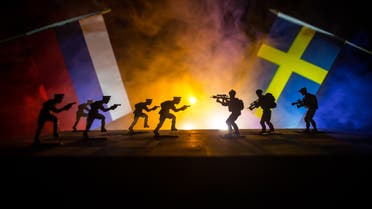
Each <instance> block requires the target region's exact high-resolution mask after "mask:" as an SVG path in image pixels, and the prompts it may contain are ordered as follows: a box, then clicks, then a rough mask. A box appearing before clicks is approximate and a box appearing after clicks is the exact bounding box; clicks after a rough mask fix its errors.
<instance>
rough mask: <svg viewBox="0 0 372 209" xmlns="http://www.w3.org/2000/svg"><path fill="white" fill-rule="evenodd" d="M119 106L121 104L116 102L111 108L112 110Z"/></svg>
mask: <svg viewBox="0 0 372 209" xmlns="http://www.w3.org/2000/svg"><path fill="white" fill-rule="evenodd" d="M118 106H119V105H117V104H114V105H112V106H111V109H112V110H115V109H116V108H117V107H118Z"/></svg>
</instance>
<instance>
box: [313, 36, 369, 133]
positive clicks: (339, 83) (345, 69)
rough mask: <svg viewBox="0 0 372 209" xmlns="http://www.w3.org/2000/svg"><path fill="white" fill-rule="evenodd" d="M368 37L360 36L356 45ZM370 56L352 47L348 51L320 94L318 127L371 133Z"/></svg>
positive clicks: (337, 63) (341, 55)
mask: <svg viewBox="0 0 372 209" xmlns="http://www.w3.org/2000/svg"><path fill="white" fill-rule="evenodd" d="M367 40H368V37H366V36H365V35H364V36H363V35H362V34H358V35H356V36H355V37H354V39H353V40H351V41H352V42H354V43H357V44H359V43H360V42H366V41H367ZM371 66H372V63H371V55H370V54H367V53H365V52H362V51H360V50H357V49H355V48H352V47H345V48H344V49H343V51H342V52H341V54H340V55H339V57H338V62H336V63H335V66H334V69H332V71H331V72H330V75H329V76H328V79H327V80H326V82H325V83H324V85H323V86H324V87H323V88H322V89H321V91H320V92H319V98H320V100H319V103H320V105H321V107H322V108H321V109H320V110H319V111H318V113H317V115H318V116H317V120H318V121H319V125H320V126H322V127H327V129H333V130H344V131H363V132H368V133H370V132H371V128H372V125H371V122H370V121H369V120H370V118H371V117H372V111H371V110H370V107H371V106H372V101H371V100H370V99H369V96H370V95H372V88H371V87H372V86H371V79H372V72H371Z"/></svg>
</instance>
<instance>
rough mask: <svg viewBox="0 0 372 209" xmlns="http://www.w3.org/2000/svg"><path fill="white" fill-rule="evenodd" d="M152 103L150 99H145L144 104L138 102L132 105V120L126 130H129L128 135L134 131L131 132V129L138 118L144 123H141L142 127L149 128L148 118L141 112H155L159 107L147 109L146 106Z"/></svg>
mask: <svg viewBox="0 0 372 209" xmlns="http://www.w3.org/2000/svg"><path fill="white" fill-rule="evenodd" d="M151 103H152V99H146V101H145V102H139V103H137V104H135V105H134V108H135V109H134V111H133V114H134V120H133V122H132V124H130V126H129V128H128V130H129V134H133V133H134V131H133V127H134V126H135V125H136V123H137V121H138V119H139V118H140V117H142V118H144V120H145V121H144V123H143V127H144V128H149V127H150V126H149V125H148V116H147V114H146V113H144V112H143V110H146V111H147V112H150V111H153V110H156V109H157V108H158V107H159V106H154V107H152V108H148V107H147V106H148V105H151Z"/></svg>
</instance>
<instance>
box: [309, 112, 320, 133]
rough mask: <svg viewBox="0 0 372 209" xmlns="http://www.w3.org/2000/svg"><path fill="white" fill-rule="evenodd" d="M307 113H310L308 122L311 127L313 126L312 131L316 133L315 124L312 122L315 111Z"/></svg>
mask: <svg viewBox="0 0 372 209" xmlns="http://www.w3.org/2000/svg"><path fill="white" fill-rule="evenodd" d="M309 112H310V115H309V121H310V123H311V125H312V126H313V129H314V131H318V129H317V128H316V123H315V121H314V115H315V110H314V109H312V110H311V111H309Z"/></svg>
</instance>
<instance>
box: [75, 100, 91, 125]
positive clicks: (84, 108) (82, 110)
mask: <svg viewBox="0 0 372 209" xmlns="http://www.w3.org/2000/svg"><path fill="white" fill-rule="evenodd" d="M92 102H93V101H92V100H88V101H87V103H82V104H80V105H79V106H78V110H77V111H76V121H75V123H74V125H73V126H72V130H73V131H77V129H76V126H77V124H78V123H79V121H80V118H81V117H87V116H88V113H86V112H85V111H87V112H89V108H88V106H89V105H90V104H92Z"/></svg>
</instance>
